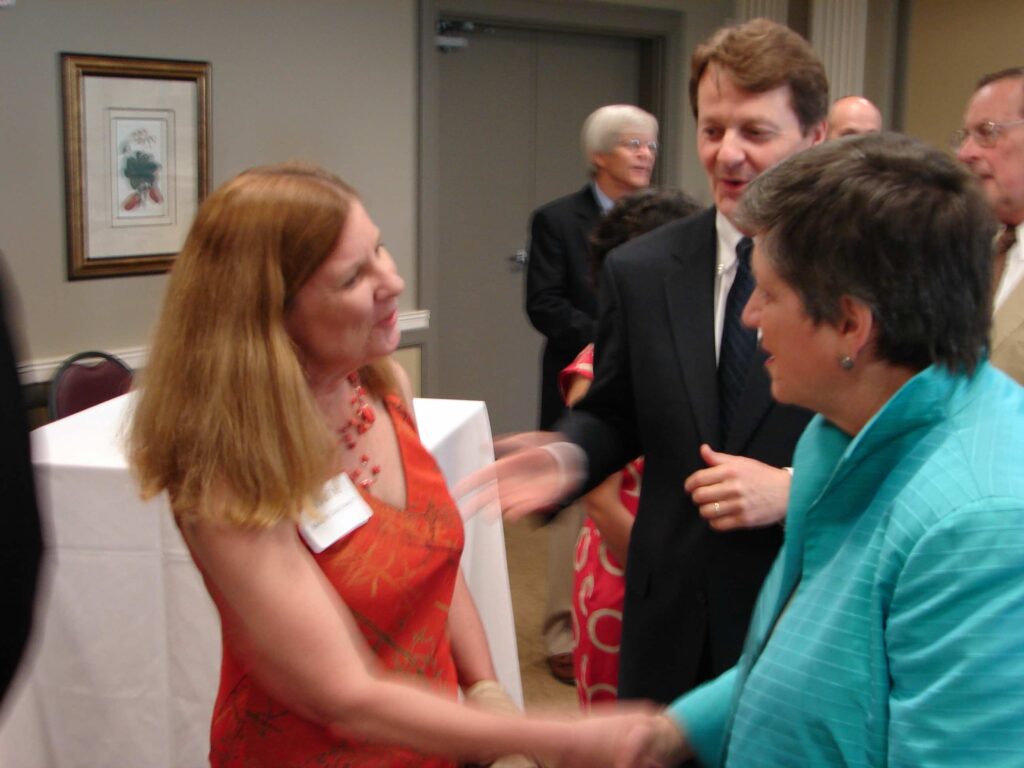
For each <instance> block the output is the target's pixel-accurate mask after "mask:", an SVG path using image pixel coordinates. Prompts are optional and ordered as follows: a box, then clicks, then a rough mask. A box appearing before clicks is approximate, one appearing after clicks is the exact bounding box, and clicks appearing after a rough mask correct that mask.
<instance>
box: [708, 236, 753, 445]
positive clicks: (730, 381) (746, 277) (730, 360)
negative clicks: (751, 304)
mask: <svg viewBox="0 0 1024 768" xmlns="http://www.w3.org/2000/svg"><path fill="white" fill-rule="evenodd" d="M752 249H753V242H752V241H751V239H750V238H749V237H744V238H743V239H742V240H740V242H739V244H738V245H737V246H736V277H735V278H734V279H733V281H732V287H731V288H730V289H729V296H728V297H727V298H726V300H725V320H724V322H723V324H722V348H721V350H720V351H719V354H718V415H719V421H720V424H721V427H722V439H723V440H724V439H725V438H726V436H727V435H728V434H729V424H730V422H731V421H732V415H733V413H734V412H735V411H736V404H737V403H738V402H739V399H740V393H741V392H742V391H743V382H744V381H745V380H746V378H747V370H748V369H749V368H750V356H751V355H752V354H753V352H754V348H755V347H756V346H757V332H756V331H755V330H754V329H753V328H745V327H744V326H743V323H741V322H740V316H741V315H742V314H743V307H744V306H746V304H747V299H749V298H750V293H751V291H753V290H754V276H753V275H752V274H751V272H750V252H751V250H752Z"/></svg>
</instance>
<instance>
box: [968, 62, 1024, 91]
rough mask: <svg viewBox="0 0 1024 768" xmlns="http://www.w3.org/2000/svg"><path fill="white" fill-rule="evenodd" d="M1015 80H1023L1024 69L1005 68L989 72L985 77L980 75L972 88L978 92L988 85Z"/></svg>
mask: <svg viewBox="0 0 1024 768" xmlns="http://www.w3.org/2000/svg"><path fill="white" fill-rule="evenodd" d="M1015 78H1021V79H1024V67H1007V68H1006V69H1000V70H999V71H998V72H989V73H988V74H986V75H982V76H981V77H979V78H978V84H977V85H975V86H974V90H976V91H980V90H981V89H982V88H984V87H985V86H986V85H988V84H989V83H995V82H998V81H999V80H1012V79H1015Z"/></svg>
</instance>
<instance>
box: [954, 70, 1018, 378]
mask: <svg viewBox="0 0 1024 768" xmlns="http://www.w3.org/2000/svg"><path fill="white" fill-rule="evenodd" d="M952 144H953V149H954V150H955V151H956V154H957V157H959V158H960V160H961V161H962V162H964V163H965V164H966V165H967V166H968V167H969V168H970V169H971V171H972V172H973V173H974V175H975V176H977V177H978V180H979V181H980V183H981V186H982V189H983V190H984V191H985V195H986V197H987V198H988V202H989V204H990V205H991V206H992V210H993V212H994V213H995V215H996V217H997V218H998V219H999V221H1000V222H1002V224H1003V229H1002V230H1001V232H1000V234H999V235H998V236H997V237H996V243H995V247H994V261H993V265H992V267H993V270H992V271H993V283H992V290H993V299H992V309H993V313H994V314H993V323H992V338H991V344H990V353H991V360H992V363H993V364H994V365H995V366H997V367H998V368H1001V369H1002V370H1004V371H1006V372H1007V373H1008V374H1010V375H1011V376H1013V377H1014V378H1015V379H1016V380H1017V381H1018V382H1020V383H1022V384H1024V247H1022V246H1021V237H1022V236H1024V67H1014V68H1012V69H1004V70H1001V71H999V72H993V73H992V74H988V75H985V76H984V77H982V78H981V79H980V80H979V81H978V85H977V88H976V89H975V91H974V95H973V96H971V100H970V101H969V102H968V103H967V111H966V112H965V113H964V127H963V128H962V129H961V130H959V131H957V132H956V133H954V134H953V139H952Z"/></svg>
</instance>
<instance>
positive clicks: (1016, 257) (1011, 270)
mask: <svg viewBox="0 0 1024 768" xmlns="http://www.w3.org/2000/svg"><path fill="white" fill-rule="evenodd" d="M1021 237H1024V222H1021V223H1020V224H1018V225H1017V240H1016V242H1014V244H1013V246H1012V247H1011V248H1010V250H1008V251H1007V252H1006V266H1005V267H1004V268H1003V276H1002V277H1001V278H1000V279H999V287H998V288H997V289H996V295H995V299H994V300H993V302H992V311H993V312H995V311H996V310H997V309H999V307H1000V306H1002V304H1003V302H1004V301H1006V299H1007V298H1009V296H1010V294H1011V293H1013V289H1014V288H1016V287H1017V285H1018V284H1019V283H1020V282H1021V280H1022V279H1024V247H1021Z"/></svg>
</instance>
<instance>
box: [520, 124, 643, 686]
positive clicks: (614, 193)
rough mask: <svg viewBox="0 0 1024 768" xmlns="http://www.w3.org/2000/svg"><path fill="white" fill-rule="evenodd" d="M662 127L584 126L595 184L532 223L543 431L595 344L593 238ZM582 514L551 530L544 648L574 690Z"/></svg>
mask: <svg viewBox="0 0 1024 768" xmlns="http://www.w3.org/2000/svg"><path fill="white" fill-rule="evenodd" d="M657 139H658V121H657V120H656V119H655V117H654V116H653V115H651V114H648V113H647V112H644V111H643V110H642V109H640V108H639V107H634V106H632V105H629V104H610V105H608V106H604V107H601V108H600V109H597V110H595V111H594V112H592V113H591V114H590V115H589V116H588V117H587V119H586V120H585V121H584V123H583V129H582V131H581V134H580V144H581V147H582V149H583V155H584V157H585V158H586V160H587V163H588V165H589V166H590V181H589V182H588V183H587V184H586V185H585V186H584V187H583V188H582V189H581V190H579V191H578V192H575V193H573V194H571V195H567V196H565V197H560V198H559V199H557V200H555V201H553V202H550V203H548V204H547V205H544V206H542V207H541V208H538V209H537V210H536V211H535V212H534V214H533V216H532V218H531V222H530V259H529V262H528V264H527V272H526V313H527V314H528V315H529V317H530V322H531V323H533V327H534V328H536V329H537V330H538V331H540V332H541V333H542V334H544V336H545V338H546V342H545V344H544V353H543V358H542V361H541V384H540V394H541V403H540V428H541V429H550V428H551V426H552V425H553V424H554V423H555V421H556V420H557V419H558V417H559V416H561V415H562V411H563V410H564V403H563V402H562V395H561V392H560V391H559V388H558V374H559V373H560V372H561V371H562V369H563V368H565V366H567V365H568V364H569V363H571V362H572V361H573V360H574V359H575V358H576V355H578V354H579V353H580V351H581V350H582V349H583V348H584V347H585V346H586V345H587V344H589V343H590V342H592V341H593V340H594V331H595V329H596V326H597V321H596V319H595V318H596V316H597V297H596V296H595V295H594V289H593V286H592V283H591V280H590V241H589V237H590V232H591V230H593V228H594V224H596V223H597V220H598V218H599V217H600V216H601V214H602V213H603V212H604V211H607V210H608V209H609V208H611V207H612V205H613V204H614V203H615V201H616V200H618V199H619V198H620V197H622V196H623V195H624V194H626V193H628V192H633V191H636V190H638V189H643V188H645V187H647V186H648V185H649V184H650V182H651V172H652V171H653V169H654V161H655V158H656V156H657V152H658V144H657ZM581 519H582V513H581V512H580V510H579V509H578V508H576V507H572V508H570V509H568V510H566V511H564V512H563V513H562V514H561V515H559V517H558V518H557V519H556V520H555V521H554V522H553V523H552V524H551V526H550V527H549V529H548V574H547V575H548V595H547V605H546V607H545V615H544V627H543V633H544V645H545V648H546V650H547V658H548V665H549V667H550V668H551V672H552V674H553V675H554V676H555V677H556V678H557V679H559V680H561V681H563V682H572V679H573V673H572V643H573V639H572V615H571V607H572V551H573V546H574V544H575V541H576V534H577V533H578V532H579V527H580V521H581Z"/></svg>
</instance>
